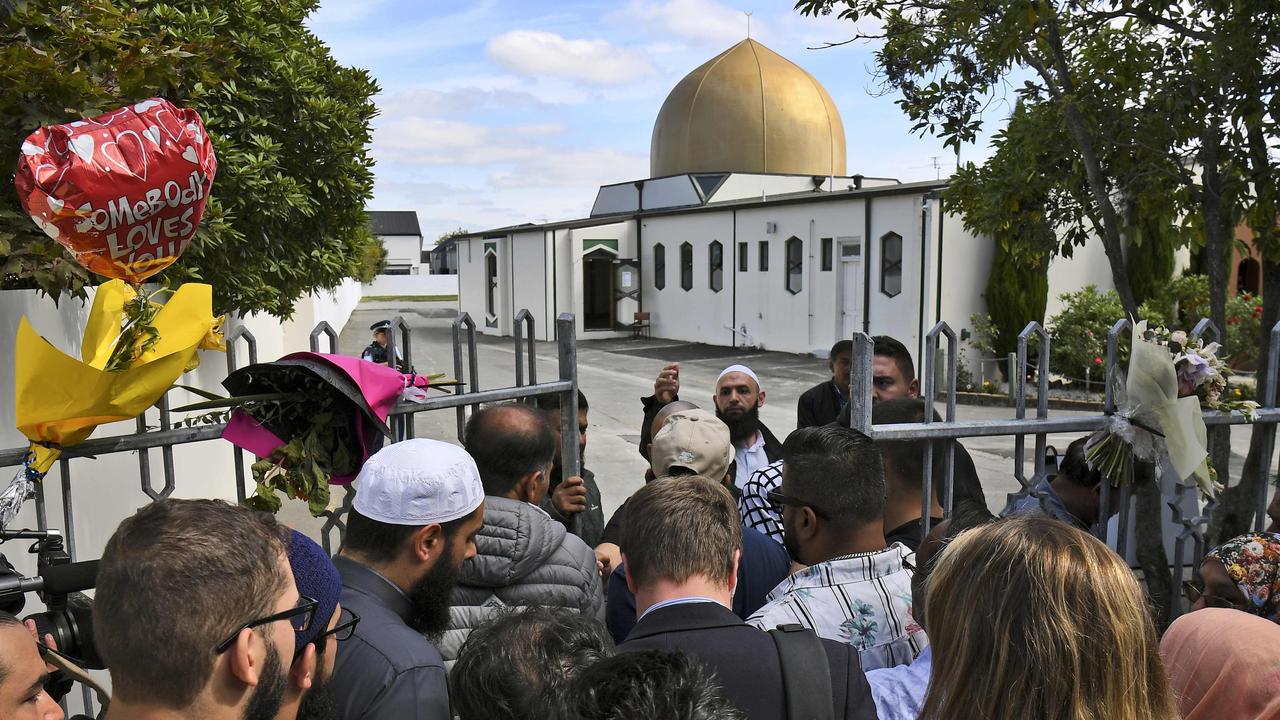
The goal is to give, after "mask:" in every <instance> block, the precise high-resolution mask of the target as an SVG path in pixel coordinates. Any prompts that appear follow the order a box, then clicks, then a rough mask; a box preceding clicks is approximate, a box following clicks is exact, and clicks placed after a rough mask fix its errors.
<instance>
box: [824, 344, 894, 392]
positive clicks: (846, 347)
mask: <svg viewBox="0 0 1280 720" xmlns="http://www.w3.org/2000/svg"><path fill="white" fill-rule="evenodd" d="M851 352H853V341H852V340H847V339H846V340H840V341H837V342H836V344H835V345H832V346H831V352H830V354H828V355H827V358H828V359H830V360H831V362H835V361H836V356H837V355H843V354H845V353H851ZM908 382H910V381H908Z"/></svg>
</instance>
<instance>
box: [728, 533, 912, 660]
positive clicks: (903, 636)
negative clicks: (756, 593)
mask: <svg viewBox="0 0 1280 720" xmlns="http://www.w3.org/2000/svg"><path fill="white" fill-rule="evenodd" d="M911 555H912V553H911V551H910V550H908V549H907V548H905V547H903V546H902V545H900V544H898V543H894V544H893V545H890V546H889V547H888V548H886V549H884V550H880V551H878V552H872V553H859V554H857V555H844V556H842V557H838V558H834V559H832V560H828V561H826V562H821V563H818V564H816V565H813V566H811V567H809V568H806V569H804V570H801V571H800V572H797V573H795V574H794V575H792V576H791V577H789V578H787V579H786V580H783V581H782V582H781V583H779V584H778V587H776V588H774V589H773V592H771V593H769V602H768V604H766V605H765V606H764V607H762V608H760V609H759V610H757V611H756V613H755V614H754V615H752V616H751V617H750V618H748V619H747V623H748V624H751V625H754V626H756V627H758V628H760V629H761V630H768V629H771V628H775V627H777V626H779V625H784V624H786V623H800V624H801V625H804V626H805V627H807V628H812V629H813V630H814V632H816V633H817V634H818V635H819V636H820V637H824V638H828V639H831V640H835V641H837V642H843V643H847V644H849V645H852V646H853V647H856V648H857V649H858V655H859V656H860V657H861V659H862V668H863V669H864V670H872V669H874V668H887V667H894V666H896V665H905V664H909V663H910V662H911V661H912V660H913V659H915V657H916V656H917V655H919V654H920V652H921V651H922V650H924V649H925V648H926V647H928V646H929V638H928V637H927V636H926V635H925V633H924V628H922V627H920V625H919V624H917V623H916V621H915V620H914V619H912V617H911V570H910V569H909V568H908V567H907V566H905V565H904V564H903V561H904V560H907V559H908V558H909V557H910V556H911Z"/></svg>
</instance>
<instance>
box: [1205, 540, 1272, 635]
mask: <svg viewBox="0 0 1280 720" xmlns="http://www.w3.org/2000/svg"><path fill="white" fill-rule="evenodd" d="M1209 558H1214V559H1216V560H1218V561H1219V562H1221V563H1222V564H1223V566H1224V567H1226V568H1227V574H1228V575H1230V576H1231V579H1232V580H1234V581H1235V582H1236V585H1237V586H1238V587H1239V588H1240V592H1242V593H1244V596H1245V597H1246V598H1248V600H1249V604H1250V605H1252V608H1250V609H1249V612H1250V613H1252V614H1254V615H1258V616H1261V617H1264V618H1266V619H1268V620H1270V621H1272V622H1276V623H1280V534H1277V533H1268V532H1260V533H1249V534H1248V535H1241V536H1240V537H1237V538H1232V539H1231V540H1228V541H1227V542H1225V543H1223V544H1221V545H1219V546H1218V547H1216V548H1214V549H1213V550H1210V551H1209V554H1208V555H1206V556H1205V559H1206V560H1207V559H1209Z"/></svg>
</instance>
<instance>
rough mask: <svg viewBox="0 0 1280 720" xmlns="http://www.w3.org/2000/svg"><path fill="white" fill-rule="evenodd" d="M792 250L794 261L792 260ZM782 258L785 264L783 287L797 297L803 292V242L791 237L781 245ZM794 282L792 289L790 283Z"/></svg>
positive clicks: (793, 236)
mask: <svg viewBox="0 0 1280 720" xmlns="http://www.w3.org/2000/svg"><path fill="white" fill-rule="evenodd" d="M793 248H794V250H795V252H794V254H795V255H796V259H792V257H791V256H792V254H793ZM782 250H783V251H782V257H783V260H784V261H785V262H786V271H787V272H786V273H785V274H784V276H783V277H784V280H783V285H784V286H785V287H786V288H787V292H789V293H791V294H792V295H799V294H800V293H801V292H803V291H804V241H803V240H801V239H800V238H798V237H796V236H795V235H792V236H791V237H789V238H787V239H786V241H785V242H783V243H782ZM793 280H794V287H793V285H792V282H793Z"/></svg>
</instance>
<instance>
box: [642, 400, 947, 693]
mask: <svg viewBox="0 0 1280 720" xmlns="http://www.w3.org/2000/svg"><path fill="white" fill-rule="evenodd" d="M769 499H770V501H771V502H773V503H775V504H777V505H781V506H782V508H783V511H782V525H783V532H784V536H783V542H784V545H785V546H786V548H787V552H789V553H790V554H791V557H792V558H793V559H794V560H795V561H796V562H798V563H800V564H802V565H805V566H807V567H806V568H805V569H804V570H801V571H799V572H796V573H794V574H792V575H791V577H788V578H787V579H786V580H784V581H782V582H781V583H779V584H778V586H777V587H776V588H774V589H773V592H771V593H769V603H768V604H767V605H765V606H764V607H762V608H760V609H759V610H757V611H756V613H755V614H754V615H752V616H751V617H750V618H748V619H747V622H748V623H749V624H751V625H755V626H756V627H758V628H760V629H762V630H768V629H770V628H774V627H778V626H780V625H787V624H792V623H798V624H800V625H803V626H804V627H807V628H810V629H812V630H813V631H814V632H816V633H818V635H819V636H821V637H824V638H827V639H830V640H835V641H837V642H843V643H847V644H849V645H851V646H852V647H854V648H857V650H858V655H859V657H860V659H861V661H862V667H863V669H865V670H870V669H872V668H883V667H893V666H895V665H906V664H909V663H910V662H911V661H912V660H913V659H915V656H916V655H919V654H920V651H921V650H923V649H924V648H925V647H926V646H927V645H928V642H929V639H928V638H927V637H925V634H924V630H923V629H921V628H920V626H919V625H917V624H916V623H914V622H911V618H910V611H911V570H910V567H909V565H908V563H907V558H908V557H909V556H910V555H911V551H910V550H908V549H907V548H906V547H904V546H903V545H901V544H898V543H894V544H893V545H888V544H887V543H886V542H885V538H884V508H885V489H884V470H883V469H882V467H881V461H880V450H879V448H877V447H876V444H875V443H874V442H872V441H871V438H869V437H867V436H866V435H863V434H862V433H860V432H858V431H857V430H854V429H852V428H844V427H837V426H835V425H823V426H821V427H811V428H802V429H800V430H796V431H795V432H793V433H791V435H790V436H789V437H788V438H787V442H786V444H785V445H784V446H783V461H782V487H781V488H779V489H778V490H774V491H773V492H771V493H769ZM623 550H624V551H625V550H626V547H625V546H624V547H623Z"/></svg>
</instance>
